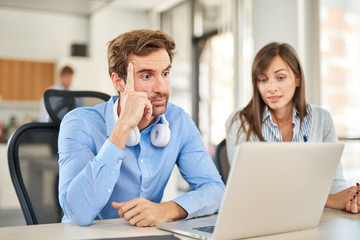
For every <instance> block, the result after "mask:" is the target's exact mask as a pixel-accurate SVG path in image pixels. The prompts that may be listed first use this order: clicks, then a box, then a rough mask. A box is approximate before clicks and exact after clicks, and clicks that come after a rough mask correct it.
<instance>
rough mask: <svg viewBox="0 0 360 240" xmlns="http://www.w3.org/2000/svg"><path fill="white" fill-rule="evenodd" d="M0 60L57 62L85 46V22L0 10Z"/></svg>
mask: <svg viewBox="0 0 360 240" xmlns="http://www.w3.org/2000/svg"><path fill="white" fill-rule="evenodd" d="M0 33H1V44H0V57H1V58H17V59H30V60H41V61H57V60H58V59H60V58H62V57H65V56H69V55H70V49H71V43H87V42H88V41H89V40H88V39H89V21H88V19H87V18H85V17H78V16H75V15H70V14H69V15H67V14H54V13H45V12H40V11H25V10H24V11H21V10H10V9H0Z"/></svg>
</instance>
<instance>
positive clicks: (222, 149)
mask: <svg viewBox="0 0 360 240" xmlns="http://www.w3.org/2000/svg"><path fill="white" fill-rule="evenodd" d="M214 161H215V165H216V167H217V169H218V170H219V173H220V175H221V178H222V180H223V182H224V183H225V184H226V181H227V178H228V175H229V171H230V164H229V161H228V157H227V151H226V139H223V140H222V141H221V142H220V143H219V144H218V145H217V146H216V149H215V159H214Z"/></svg>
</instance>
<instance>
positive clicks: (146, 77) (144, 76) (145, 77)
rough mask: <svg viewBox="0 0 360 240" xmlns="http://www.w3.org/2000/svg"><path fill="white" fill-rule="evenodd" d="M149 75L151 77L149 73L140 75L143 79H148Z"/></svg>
mask: <svg viewBox="0 0 360 240" xmlns="http://www.w3.org/2000/svg"><path fill="white" fill-rule="evenodd" d="M150 77H151V75H150V74H143V75H142V78H143V79H149V78H150Z"/></svg>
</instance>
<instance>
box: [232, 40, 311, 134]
mask: <svg viewBox="0 0 360 240" xmlns="http://www.w3.org/2000/svg"><path fill="white" fill-rule="evenodd" d="M276 56H280V57H281V59H282V60H284V61H285V62H286V63H287V64H288V65H289V67H290V69H291V70H292V71H293V72H294V74H295V77H298V78H299V79H300V86H299V87H296V90H295V94H294V98H293V102H294V103H295V107H296V109H297V110H298V111H299V113H300V127H301V125H302V123H303V120H304V118H305V116H306V115H307V110H306V108H307V105H306V100H305V79H304V73H303V70H302V67H301V64H300V61H299V58H298V56H297V54H296V52H295V50H294V48H293V47H291V46H290V45H289V44H286V43H282V44H280V43H277V42H273V43H269V44H267V45H266V46H264V47H263V48H262V49H261V50H260V51H259V52H258V53H257V54H256V56H255V59H254V62H253V65H252V74H251V75H252V85H253V96H252V99H251V100H250V102H249V103H248V104H247V106H246V107H245V108H244V109H243V110H240V111H238V112H237V113H236V114H235V116H234V117H233V119H232V121H231V125H232V124H233V123H234V122H235V121H236V120H238V119H240V120H241V125H240V128H239V129H238V132H237V138H238V139H239V136H240V134H241V132H244V133H246V141H249V140H250V136H251V135H252V134H253V135H254V136H257V137H258V138H259V140H260V141H265V139H264V137H263V135H262V116H263V112H264V109H265V106H266V104H265V102H264V101H263V99H262V98H261V95H260V93H259V90H258V88H257V81H258V76H260V75H261V74H263V73H264V71H266V69H267V68H268V67H269V65H270V63H271V61H272V60H273V59H274V57H276Z"/></svg>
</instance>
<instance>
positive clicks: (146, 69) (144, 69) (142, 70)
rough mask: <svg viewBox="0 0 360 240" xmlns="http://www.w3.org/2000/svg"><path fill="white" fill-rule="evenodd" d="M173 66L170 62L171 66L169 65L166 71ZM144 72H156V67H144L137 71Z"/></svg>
mask: <svg viewBox="0 0 360 240" xmlns="http://www.w3.org/2000/svg"><path fill="white" fill-rule="evenodd" d="M170 68H171V64H169V66H167V67H166V68H165V69H164V71H166V70H169V69H170ZM143 72H154V69H151V68H143V69H140V70H139V71H137V73H143Z"/></svg>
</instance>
